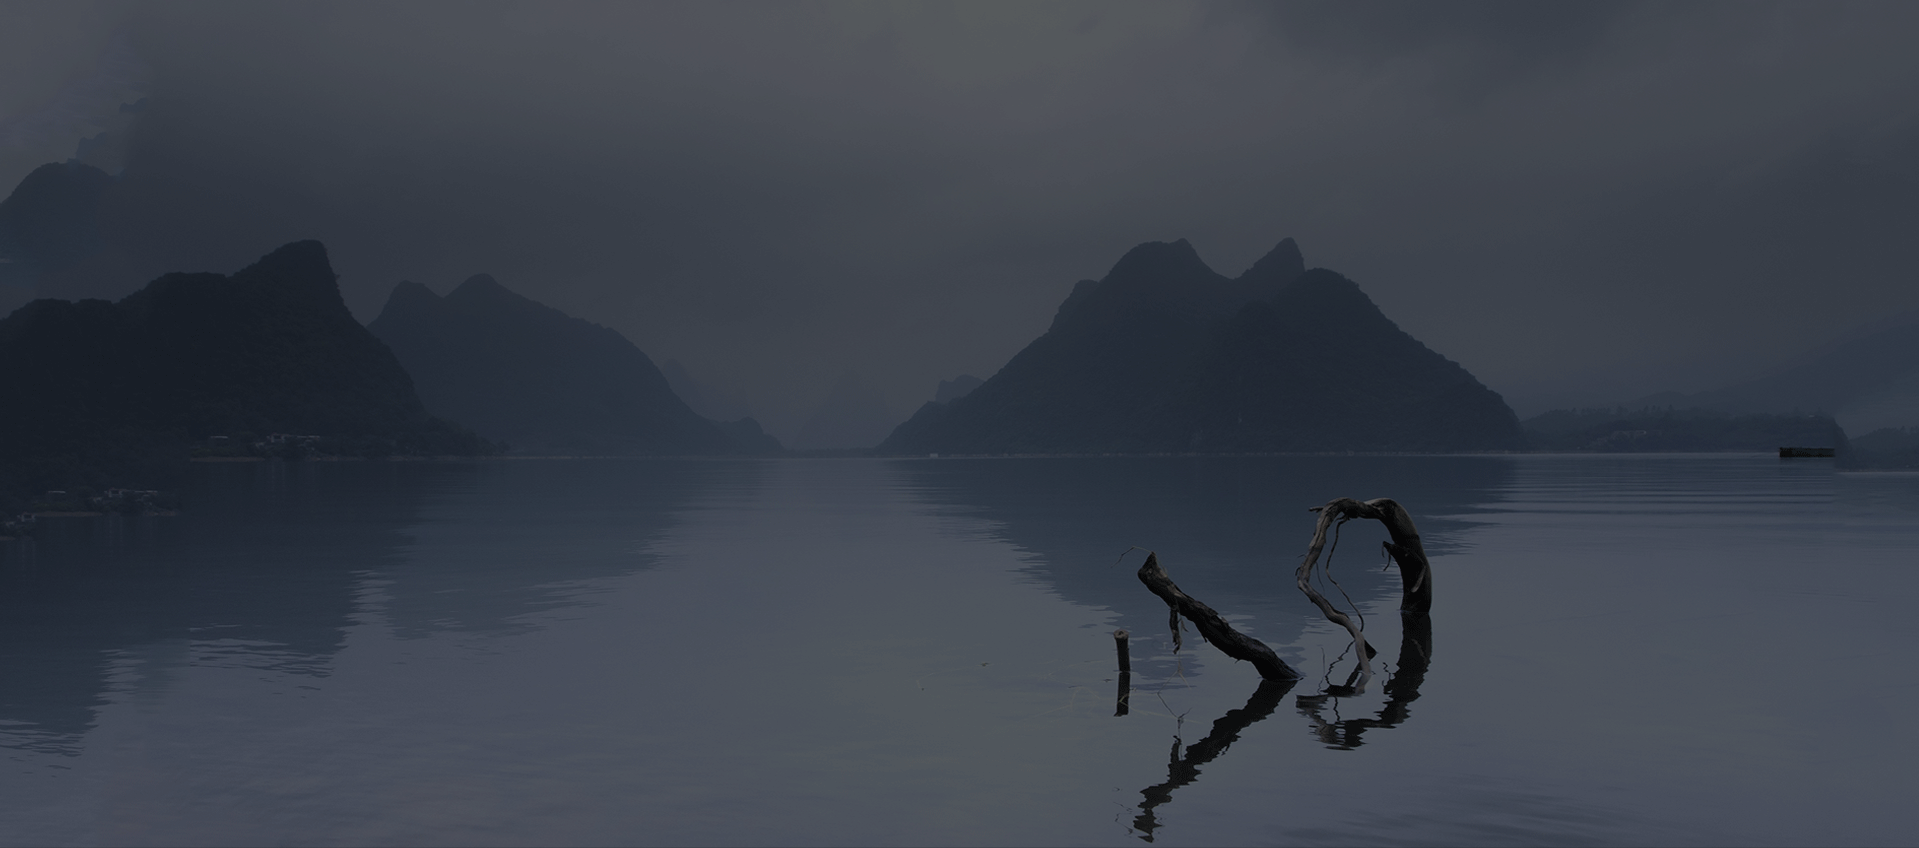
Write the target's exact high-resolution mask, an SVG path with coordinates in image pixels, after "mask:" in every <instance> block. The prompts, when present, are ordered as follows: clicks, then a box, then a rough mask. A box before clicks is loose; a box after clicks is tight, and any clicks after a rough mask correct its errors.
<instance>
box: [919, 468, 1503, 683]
mask: <svg viewBox="0 0 1919 848" xmlns="http://www.w3.org/2000/svg"><path fill="white" fill-rule="evenodd" d="M892 468H893V470H894V472H895V474H896V479H897V480H899V481H900V484H901V485H902V486H903V487H906V488H907V489H909V490H910V492H911V494H912V496H914V497H916V498H918V499H920V500H921V501H922V502H925V503H930V504H935V505H940V506H944V507H949V508H952V509H954V510H955V511H959V512H962V513H965V514H970V515H973V516H977V517H979V518H982V519H986V520H987V521H988V522H990V524H989V525H988V526H990V527H991V528H992V529H991V531H990V532H992V533H993V534H994V535H996V536H998V537H1000V538H1002V539H1004V540H1005V541H1007V542H1009V543H1011V544H1013V545H1015V546H1017V547H1019V548H1021V549H1023V550H1026V551H1029V552H1031V553H1032V554H1034V555H1035V557H1034V558H1033V559H1032V560H1031V561H1029V563H1028V564H1027V565H1026V571H1027V572H1028V573H1029V574H1031V575H1032V576H1033V577H1034V578H1036V579H1038V580H1040V581H1042V582H1043V583H1044V584H1045V585H1047V586H1048V587H1050V588H1051V589H1052V590H1054V591H1056V592H1058V593H1059V594H1060V595H1061V596H1062V597H1064V598H1066V599H1067V600H1070V601H1073V602H1076V603H1080V604H1084V605H1088V606H1094V607H1103V608H1106V609H1109V610H1112V611H1113V612H1114V613H1115V614H1116V615H1117V620H1116V621H1114V622H1113V624H1112V625H1110V626H1114V627H1122V628H1125V629H1127V630H1129V631H1131V632H1133V633H1134V634H1135V637H1134V638H1135V639H1137V640H1140V642H1142V643H1143V642H1147V641H1149V639H1150V638H1151V637H1152V636H1153V635H1154V634H1164V633H1165V632H1166V607H1165V605H1164V604H1163V603H1161V602H1160V600H1159V599H1158V598H1156V597H1154V596H1153V595H1152V593H1150V592H1148V591H1146V590H1145V589H1144V588H1143V587H1141V586H1140V585H1139V581H1138V580H1136V579H1134V577H1133V573H1132V568H1131V567H1125V566H1115V565H1114V558H1115V557H1117V556H1118V555H1119V553H1120V552H1121V551H1124V550H1126V548H1127V546H1129V545H1139V546H1140V547H1141V548H1143V549H1151V550H1156V551H1158V552H1159V555H1160V557H1161V559H1162V561H1163V562H1165V563H1166V566H1167V570H1168V571H1170V572H1172V574H1173V575H1174V576H1175V578H1176V579H1177V580H1178V581H1179V585H1180V587H1181V588H1183V589H1185V590H1186V591H1187V592H1189V593H1191V594H1192V595H1193V596H1194V597H1197V598H1200V599H1202V600H1204V601H1206V602H1207V603H1208V604H1210V605H1212V606H1213V607H1215V608H1217V609H1218V610H1220V611H1221V612H1222V613H1225V614H1227V615H1228V616H1232V617H1234V618H1235V619H1239V618H1240V617H1242V616H1243V617H1246V618H1249V619H1250V620H1251V621H1250V624H1251V629H1250V635H1253V636H1255V637H1256V638H1258V639H1260V640H1261V641H1264V642H1266V643H1267V644H1269V645H1272V646H1273V648H1274V650H1276V651H1278V652H1279V653H1280V655H1281V656H1282V657H1283V658H1285V659H1286V660H1287V661H1288V662H1293V663H1295V664H1303V662H1304V655H1303V654H1301V653H1299V652H1298V650H1297V649H1296V648H1289V647H1287V646H1290V645H1296V644H1297V643H1298V642H1299V641H1300V637H1301V635H1302V634H1303V633H1304V631H1305V628H1306V627H1308V626H1310V625H1313V624H1315V623H1317V622H1318V620H1319V619H1318V614H1317V613H1316V612H1315V611H1314V610H1313V608H1312V606H1311V605H1310V604H1309V603H1308V602H1307V601H1305V600H1304V599H1303V598H1301V597H1300V596H1299V592H1298V590H1297V589H1296V588H1295V587H1294V585H1293V580H1292V569H1293V567H1294V566H1295V565H1296V564H1297V563H1298V558H1299V556H1300V555H1301V554H1303V553H1304V552H1305V546H1306V542H1307V540H1308V539H1309V538H1310V536H1311V535H1312V527H1313V516H1312V514H1311V513H1309V512H1307V507H1310V506H1315V505H1318V504H1323V503H1325V502H1326V501H1327V500H1329V499H1330V498H1333V497H1338V496H1342V495H1343V496H1350V497H1359V498H1372V497H1392V498H1394V499H1396V500H1398V501H1399V502H1400V503H1402V504H1404V505H1405V506H1406V508H1407V509H1408V510H1410V511H1411V512H1412V514H1413V516H1414V518H1415V519H1416V520H1417V521H1418V523H1419V528H1420V531H1421V533H1422V534H1423V539H1424V543H1425V547H1426V551H1427V553H1428V554H1429V555H1431V556H1434V557H1439V556H1443V555H1445V554H1447V553H1449V552H1453V551H1454V550H1456V546H1457V545H1458V541H1457V539H1458V537H1459V535H1460V533H1459V531H1460V530H1462V529H1463V528H1464V527H1465V526H1466V524H1465V521H1463V520H1462V518H1461V516H1465V515H1468V514H1470V513H1473V512H1476V511H1478V510H1480V509H1482V508H1483V505H1484V504H1486V503H1488V502H1491V501H1494V500H1497V499H1498V494H1497V492H1498V490H1499V489H1501V488H1503V487H1504V486H1505V485H1507V483H1508V480H1509V478H1510V477H1511V474H1512V466H1511V463H1510V461H1509V460H1507V459H1505V458H1503V457H1496V456H1263V457H1221V456H1190V457H1125V458H1120V457H1099V458H1049V459H940V460H900V461H895V462H893V463H892ZM1372 529H1373V528H1362V527H1360V526H1359V525H1354V526H1352V527H1348V528H1347V533H1348V535H1349V536H1351V537H1352V538H1349V539H1348V540H1347V545H1346V546H1345V547H1343V548H1342V549H1341V551H1342V555H1341V558H1340V570H1339V572H1338V575H1339V580H1340V583H1341V585H1342V586H1343V587H1344V588H1345V590H1346V592H1347V593H1348V594H1350V595H1351V596H1352V598H1353V600H1355V601H1357V602H1359V603H1362V604H1364V603H1367V602H1369V601H1374V600H1378V599H1383V598H1397V596H1398V594H1399V592H1400V586H1399V579H1398V577H1397V576H1395V575H1394V574H1392V573H1388V572H1382V571H1381V570H1380V568H1379V562H1378V559H1377V554H1376V551H1377V548H1376V547H1375V548H1372V549H1370V551H1369V552H1368V553H1366V554H1357V553H1345V552H1357V551H1360V550H1365V548H1363V547H1362V546H1361V545H1360V544H1359V543H1358V539H1359V537H1358V536H1356V535H1354V534H1355V533H1363V532H1370V531H1371V530H1372ZM1378 535H1379V536H1380V537H1381V538H1384V534H1383V533H1380V534H1378ZM1368 557H1371V558H1370V559H1369V558H1368ZM1355 560H1357V561H1355ZM1131 564H1132V565H1133V566H1134V567H1136V566H1137V560H1133V561H1132V563H1131ZM1438 579H1439V581H1440V583H1439V590H1440V591H1441V592H1442V593H1443V592H1444V591H1445V584H1444V582H1443V581H1444V579H1445V578H1444V576H1443V575H1441V576H1440V577H1439V578H1438ZM1393 605H1394V606H1397V602H1396V601H1395V602H1394V604H1393ZM1234 624H1235V626H1242V625H1244V624H1246V622H1244V621H1240V620H1235V622H1234ZM1168 647H1170V646H1168ZM1140 648H1141V649H1140V650H1139V651H1138V653H1137V654H1136V656H1135V662H1137V663H1142V664H1150V663H1153V662H1155V659H1154V658H1153V653H1154V652H1153V651H1152V650H1150V649H1147V648H1145V646H1144V645H1143V644H1142V645H1140ZM1184 655H1185V656H1187V657H1188V659H1187V662H1186V664H1185V666H1184V673H1185V674H1186V675H1187V676H1189V677H1190V676H1194V675H1196V674H1197V673H1198V669H1196V668H1195V667H1194V666H1195V665H1196V664H1197V663H1203V662H1206V661H1211V659H1210V657H1209V656H1208V654H1207V653H1206V652H1200V651H1193V652H1189V653H1187V654H1184ZM1195 658H1197V662H1196V659H1195ZM1159 661H1160V662H1164V660H1163V659H1161V660H1159ZM1317 662H1318V657H1317V655H1314V657H1313V663H1314V664H1317Z"/></svg>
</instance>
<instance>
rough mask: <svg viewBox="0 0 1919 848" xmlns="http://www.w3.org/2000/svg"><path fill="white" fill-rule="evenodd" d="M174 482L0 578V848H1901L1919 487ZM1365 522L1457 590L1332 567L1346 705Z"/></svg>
mask: <svg viewBox="0 0 1919 848" xmlns="http://www.w3.org/2000/svg"><path fill="white" fill-rule="evenodd" d="M194 475H195V476H194V479H193V482H192V484H191V485H190V486H189V487H188V488H186V489H185V490H184V491H183V493H182V494H183V496H184V498H185V500H186V503H187V505H188V508H187V510H186V511H185V512H183V514H181V515H178V516H172V517H146V518H133V519H128V518H95V519H48V520H46V521H45V524H46V527H45V529H44V530H43V531H42V533H41V534H40V537H39V538H37V539H34V540H30V541H17V542H8V543H0V753H4V755H5V761H4V776H0V793H3V794H4V797H5V798H6V802H5V804H4V806H3V807H0V842H3V843H5V844H23V845H25V844H33V845H46V844H100V843H108V844H181V843H196V844H208V845H228V844H400V845H404V844H477V845H493V844H502V845H515V844H575V845H597V844H695V845H697V844H713V845H720V844H727V845H732V844H931V845H950V844H1020V845H1028V844H1034V845H1037V844H1045V845H1053V844H1075V845H1077V844H1111V845H1138V844H1143V843H1145V842H1151V843H1153V844H1166V845H1185V844H1345V843H1353V844H1527V845H1532V844H1555V845H1557V844H1564V845H1588V844H1693V845H1720V844H1754V845H1759V844H1910V843H1912V842H1914V841H1915V840H1919V825H1914V824H1913V823H1912V819H1911V817H1910V816H1909V815H1908V813H1907V810H1906V805H1907V804H1909V803H1910V802H1911V799H1912V798H1913V797H1914V796H1915V794H1919V778H1915V777H1914V763H1915V762H1916V761H1919V731H1915V730H1914V729H1913V720H1912V715H1913V713H1911V712H1908V711H1909V710H1912V709H1913V706H1912V704H1913V702H1914V700H1915V695H1919V691H1916V690H1915V682H1914V674H1913V672H1914V668H1913V667H1912V666H1910V665H1906V664H1905V663H1907V662H1909V661H1910V657H1911V656H1912V653H1913V646H1914V645H1915V644H1919V616H1915V615H1914V613H1913V612H1912V607H1913V598H1914V597H1915V596H1919V569H1915V562H1919V556H1916V554H1919V475H1912V474H1851V473H1836V472H1835V471H1834V470H1833V468H1832V465H1831V462H1830V460H1780V459H1778V458H1776V457H1771V456H1757V455H1671V454H1667V455H1611V456H1607V455H1590V456H1552V455H1517V456H1353V457H1333V456H1328V457H1304V456H1301V457H1260V458H1216V457H1164V458H1159V457H1155V458H1074V459H1068V458H1058V459H922V460H878V459H788V460H763V461H748V460H742V461H700V460H600V461H589V460H576V461H569V460H496V461H475V462H309V463H291V464H286V463H278V462H273V463H235V464H208V465H202V466H196V467H195V469H194ZM1341 496H1346V497H1355V498H1360V499H1367V498H1374V497H1392V498H1395V499H1397V500H1398V501H1400V502H1401V503H1402V504H1404V505H1405V506H1406V507H1407V509H1408V510H1409V511H1410V512H1411V514H1412V517H1413V519H1414V520H1415V521H1416V522H1417V523H1418V525H1419V529H1420V531H1421V533H1422V535H1423V536H1424V538H1425V544H1426V547H1427V551H1428V553H1429V554H1430V555H1431V557H1432V564H1433V585H1434V606H1433V612H1432V616H1431V635H1430V641H1429V642H1426V641H1422V640H1420V639H1417V638H1413V639H1402V634H1401V632H1400V629H1401V628H1400V625H1401V622H1400V617H1399V613H1398V612H1397V609H1398V602H1399V592H1400V586H1399V578H1398V575H1397V573H1396V572H1395V571H1393V570H1392V569H1390V568H1388V567H1387V563H1386V562H1385V560H1384V558H1383V556H1382V553H1381V548H1380V543H1381V541H1382V540H1383V539H1384V538H1385V533H1384V531H1383V529H1381V528H1380V527H1379V526H1378V525H1377V524H1376V523H1375V522H1353V523H1351V524H1348V525H1346V526H1345V527H1344V528H1343V529H1342V531H1341V539H1340V541H1339V545H1338V547H1337V549H1336V551H1335V553H1334V559H1333V562H1332V572H1331V573H1332V576H1333V577H1334V578H1335V579H1337V581H1338V586H1337V587H1336V589H1329V590H1328V595H1329V596H1330V597H1332V599H1333V600H1334V602H1335V603H1338V604H1340V605H1341V606H1347V605H1348V604H1349V600H1348V599H1350V604H1351V605H1353V606H1356V607H1357V609H1358V610H1359V611H1360V612H1361V613H1363V615H1364V617H1365V622H1366V628H1367V634H1368V639H1369V640H1371V641H1372V642H1373V643H1374V644H1375V645H1376V646H1377V647H1378V648H1379V655H1378V657H1377V658H1375V660H1374V663H1375V666H1376V671H1377V674H1376V675H1375V677H1374V679H1373V680H1372V681H1371V682H1370V684H1369V685H1368V686H1367V687H1366V689H1365V690H1364V691H1362V692H1358V693H1356V694H1343V693H1345V692H1346V690H1342V689H1337V688H1335V687H1339V686H1341V685H1342V684H1345V683H1346V682H1347V680H1348V678H1349V675H1350V673H1351V672H1352V670H1353V666H1354V658H1353V656H1352V652H1351V650H1350V648H1349V641H1348V639H1347V638H1346V635H1345V633H1344V631H1343V630H1341V629H1339V628H1337V627H1335V626H1333V625H1330V624H1329V623H1327V622H1326V621H1325V620H1324V618H1323V617H1321V616H1320V614H1319V613H1318V611H1317V610H1315V609H1314V608H1313V607H1312V606H1311V604H1310V603H1309V602H1308V601H1307V600H1306V599H1305V598H1304V597H1303V596H1301V595H1300V593H1299V592H1298V590H1297V589H1296V588H1295V587H1294V583H1293V576H1292V573H1293V569H1294V567H1295V566H1296V565H1297V563H1298V562H1299V558H1300V557H1301V555H1302V554H1303V553H1304V552H1305V550H1306V544H1307V542H1308V540H1309V538H1310V536H1311V534H1312V529H1313V522H1314V515H1313V514H1312V513H1310V512H1308V511H1307V508H1308V507H1310V506H1314V505H1318V504H1321V503H1324V502H1326V501H1327V500H1330V499H1332V498H1334V497H1341ZM1129 548H1132V550H1129ZM1147 550H1152V551H1156V552H1157V553H1158V556H1159V558H1160V560H1161V562H1162V564H1163V565H1164V566H1165V567H1166V569H1167V571H1168V572H1169V573H1170V574H1171V576H1172V578H1173V579H1174V580H1175V581H1177V582H1178V583H1179V584H1180V586H1181V587H1182V588H1183V589H1185V590H1186V591H1187V592H1189V593H1191V594H1192V595H1194V596H1196V597H1197V598H1199V599H1200V600H1202V601H1204V602H1206V603H1207V604H1209V605H1211V606H1213V607H1214V608H1216V609H1218V610H1219V611H1220V612H1221V613H1222V614H1224V615H1225V616H1226V617H1227V618H1229V619H1230V620H1231V621H1232V622H1233V623H1234V624H1235V626H1237V627H1239V628H1240V629H1242V630H1244V631H1245V632H1247V633H1249V634H1250V635H1252V636H1255V637H1257V638H1259V639H1261V640H1264V641H1265V642H1266V643H1267V644H1269V645H1270V646H1272V648H1273V649H1274V650H1275V651H1277V652H1278V653H1279V655H1280V656H1281V657H1282V658H1283V659H1284V660H1285V661H1286V662H1288V663H1289V664H1291V665H1292V666H1294V667H1295V668H1297V669H1299V670H1300V671H1301V672H1302V673H1303V674H1304V675H1305V679H1303V680H1301V681H1299V682H1298V683H1297V684H1295V685H1291V686H1290V687H1289V686H1286V685H1284V684H1279V685H1275V684H1264V685H1262V682H1261V681H1260V679H1259V676H1258V675H1257V674H1256V673H1255V672H1254V670H1253V669H1252V667H1251V666H1249V665H1247V664H1245V663H1239V662H1235V661H1233V660H1231V659H1230V658H1227V657H1226V656H1224V655H1222V654H1220V653H1219V652H1218V651H1217V650H1216V649H1214V648H1213V647H1212V646H1210V645H1207V644H1205V643H1204V642H1202V641H1201V640H1200V639H1199V638H1198V636H1197V634H1195V633H1191V632H1188V633H1186V634H1185V636H1184V639H1183V641H1184V647H1183V649H1181V650H1179V651H1178V652H1177V653H1175V651H1174V646H1173V642H1172V636H1171V633H1170V631H1169V628H1168V626H1167V617H1166V607H1165V605H1164V604H1163V603H1161V602H1160V601H1159V599H1157V598H1156V597H1154V596H1153V595H1152V594H1150V593H1149V592H1148V591H1147V590H1146V588H1145V587H1144V586H1142V585H1141V584H1140V583H1139V581H1138V580H1137V579H1136V577H1135V576H1134V571H1135V570H1136V569H1137V568H1138V567H1139V565H1140V563H1141V561H1142V560H1143V558H1144V555H1145V551H1147ZM1342 592H1343V595H1342V594H1341V593H1342ZM1115 628H1125V629H1126V630H1128V631H1130V632H1131V634H1132V639H1131V649H1132V654H1133V673H1132V675H1131V679H1130V689H1129V696H1128V710H1127V714H1126V715H1123V716H1122V715H1115V712H1116V708H1117V704H1116V700H1117V696H1118V691H1117V687H1118V675H1117V674H1116V667H1115V658H1114V649H1113V639H1112V636H1111V633H1112V631H1113V630H1114V629H1115ZM1414 635H1415V636H1417V635H1418V634H1414ZM1409 646H1410V647H1414V648H1427V647H1429V649H1430V654H1429V656H1428V657H1426V658H1421V656H1418V654H1419V653H1420V651H1419V650H1409V649H1408V648H1409ZM1329 688H1330V689H1332V690H1333V691H1334V692H1336V693H1342V694H1334V695H1328V694H1325V693H1326V692H1328V690H1329Z"/></svg>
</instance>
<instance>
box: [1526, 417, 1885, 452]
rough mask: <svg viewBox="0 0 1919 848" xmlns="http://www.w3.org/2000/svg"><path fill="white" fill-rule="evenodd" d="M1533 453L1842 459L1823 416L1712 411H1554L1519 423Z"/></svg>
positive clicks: (1840, 441) (1836, 432)
mask: <svg viewBox="0 0 1919 848" xmlns="http://www.w3.org/2000/svg"><path fill="white" fill-rule="evenodd" d="M1522 426H1524V427H1525V428H1526V435H1527V436H1528V437H1529V438H1530V439H1531V440H1532V444H1533V447H1535V448H1537V449H1539V450H1547V451H1581V452H1586V451H1591V452H1598V453H1617V452H1644V451H1772V450H1774V449H1777V448H1782V447H1826V448H1835V449H1838V450H1840V451H1841V452H1842V453H1843V452H1845V451H1846V449H1847V447H1848V442H1847V439H1846V434H1845V431H1843V430H1841V429H1840V428H1839V425H1838V424H1837V423H1835V422H1834V421H1833V420H1832V417H1831V416H1827V415H1774V414H1768V413H1743V414H1731V413H1726V412H1720V411H1718V410H1712V409H1697V408H1695V409H1661V408H1655V407H1642V408H1640V409H1637V410H1628V409H1626V408H1625V407H1616V408H1612V409H1605V408H1597V409H1555V410H1552V411H1551V412H1544V413H1540V414H1539V415H1535V416H1533V417H1531V418H1528V419H1526V420H1525V421H1524V422H1522Z"/></svg>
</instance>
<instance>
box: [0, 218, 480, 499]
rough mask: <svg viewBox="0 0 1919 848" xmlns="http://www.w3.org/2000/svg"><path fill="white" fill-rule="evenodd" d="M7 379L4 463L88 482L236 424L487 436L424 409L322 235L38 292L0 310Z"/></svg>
mask: <svg viewBox="0 0 1919 848" xmlns="http://www.w3.org/2000/svg"><path fill="white" fill-rule="evenodd" d="M0 381H4V390H5V395H6V398H7V401H6V403H4V404H0V476H4V477H9V478H11V480H12V483H13V484H15V485H25V486H28V487H29V488H32V487H51V486H61V485H68V484H72V483H82V482H84V483H88V484H89V485H93V484H96V483H97V482H98V479H97V478H101V477H102V476H103V475H106V476H111V475H112V474H115V473H121V472H124V471H127V470H128V469H132V468H133V467H134V466H137V465H140V464H142V463H146V462H148V461H152V460H156V459H158V458H163V457H169V456H177V458H180V459H184V458H185V457H186V447H187V445H188V444H189V443H191V442H192V441H194V440H199V439H204V438H206V437H209V436H214V435H227V434H237V433H252V434H255V435H259V436H266V435H268V434H270V433H274V432H285V433H296V434H301V435H320V436H325V437H328V438H330V439H332V440H335V441H336V442H340V443H343V444H348V445H350V447H351V449H352V450H353V451H355V452H359V453H363V454H369V455H385V454H392V453H400V454H477V453H486V452H489V451H490V449H491V446H489V445H488V444H487V443H486V442H485V441H484V440H481V439H480V438H478V437H476V436H474V435H473V434H472V433H471V432H468V431H466V430H464V429H462V428H460V427H458V426H456V425H453V424H450V423H448V422H446V421H443V420H440V419H437V418H434V417H432V416H430V415H428V414H427V412H426V410H425V408H424V407H422V406H421V404H420V401H419V398H418V397H417V396H415V394H414V391H413V381H412V379H411V378H410V377H408V376H407V373H406V371H405V370H404V369H403V368H401V366H400V363H399V361H398V360H396V359H395V358H394V356H393V353H392V352H391V351H389V350H388V349H387V347H386V345H384V344H382V343H381V342H380V340H379V339H376V338H374V337H373V335H372V334H370V333H368V332H367V330H366V328H365V327H362V326H360V323H359V322H358V321H355V320H354V319H353V315H352V314H351V313H350V312H348V311H347V308H346V304H345V303H344V302H343V301H342V300H341V299H340V290H339V286H338V285H337V283H336V280H335V277H334V274H333V268H332V265H331V264H330V263H329V261H328V259H327V254H326V248H325V247H323V246H322V245H321V244H320V243H319V242H316V241H302V242H294V243H292V244H288V245H286V246H284V247H281V248H279V249H277V250H275V251H273V252H272V253H269V254H267V255H266V256H264V257H262V258H261V259H260V260H259V261H258V262H255V263H254V264H252V265H250V266H248V267H246V268H244V269H242V270H240V271H237V272H235V273H234V274H232V275H231V276H223V275H220V274H168V275H166V276H163V277H161V278H159V279H157V280H154V281H153V282H151V283H149V284H148V285H147V286H146V287H145V288H142V289H141V290H139V291H137V292H135V293H133V294H131V295H128V296H127V297H125V298H123V299H122V300H120V302H118V303H109V302H107V301H104V300H81V301H79V302H72V301H65V300H50V299H49V300H36V301H33V302H32V303H29V304H27V305H26V306H23V307H21V308H20V309H18V310H16V311H15V312H14V313H13V314H12V315H10V316H8V317H7V318H5V319H4V320H0ZM122 485H124V483H122Z"/></svg>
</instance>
